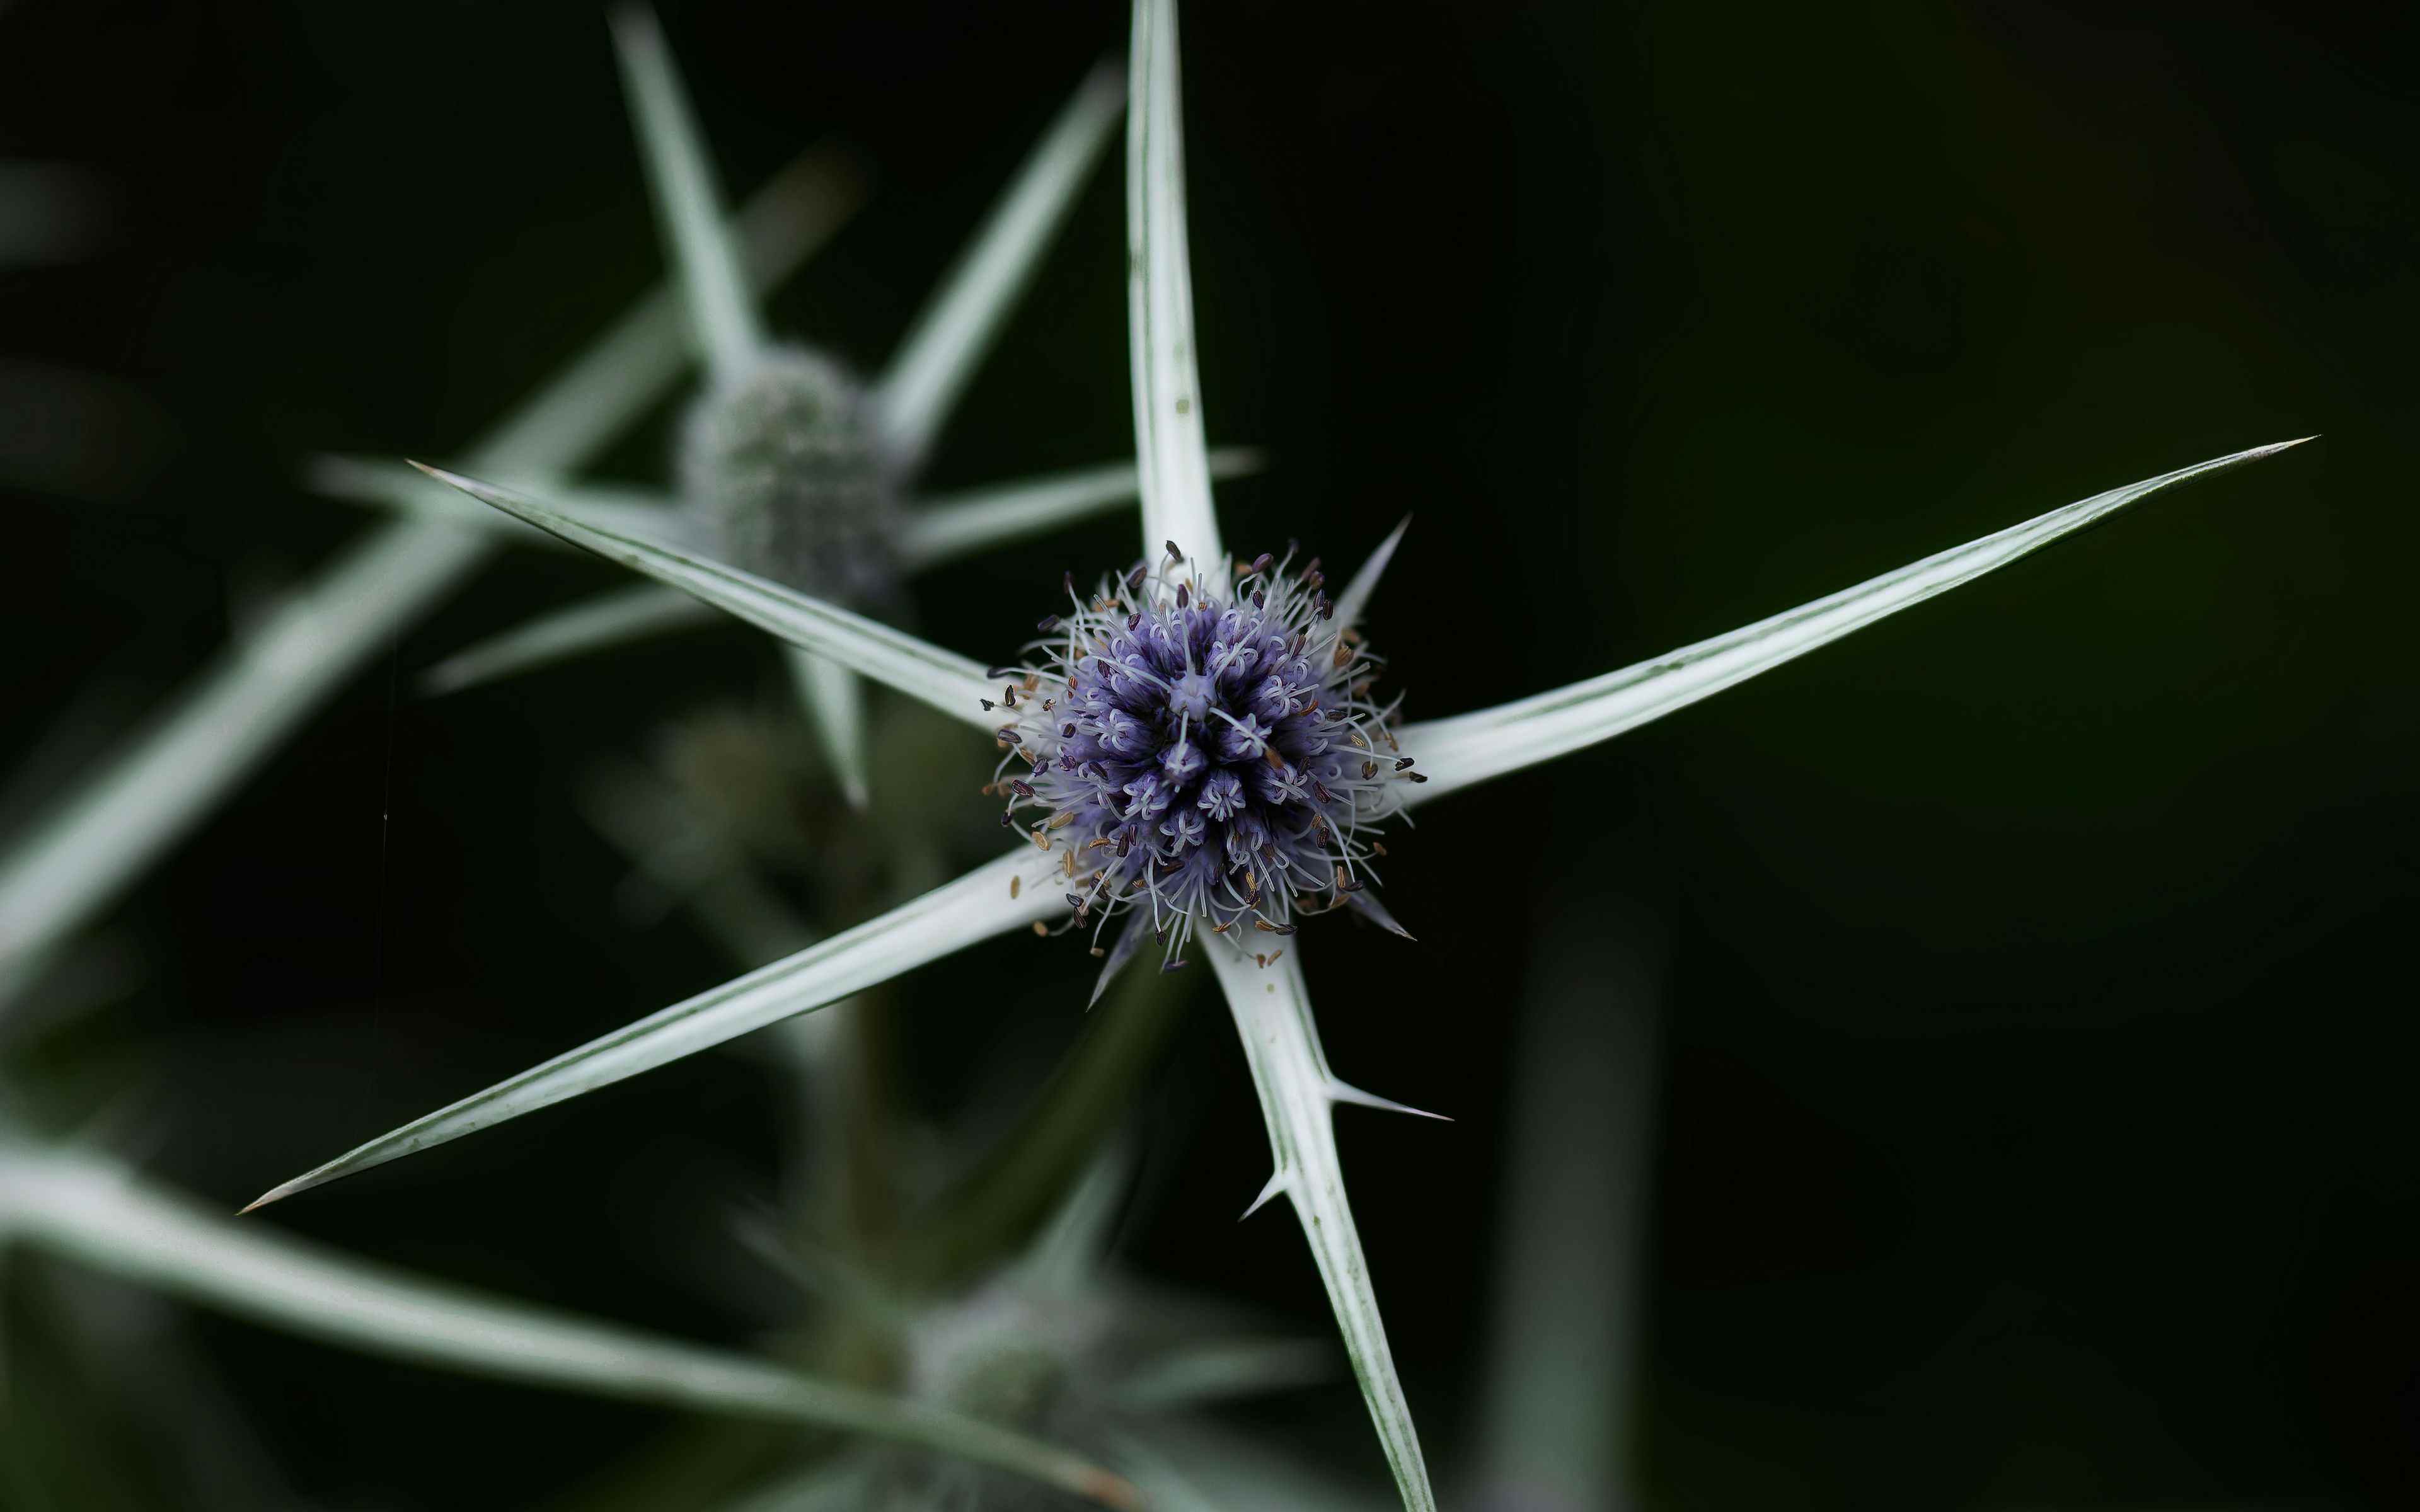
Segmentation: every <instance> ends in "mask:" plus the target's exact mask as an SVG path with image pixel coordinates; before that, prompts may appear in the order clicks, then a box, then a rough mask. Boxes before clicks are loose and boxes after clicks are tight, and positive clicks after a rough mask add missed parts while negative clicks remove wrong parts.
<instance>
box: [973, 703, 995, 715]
mask: <svg viewBox="0 0 2420 1512" xmlns="http://www.w3.org/2000/svg"><path fill="white" fill-rule="evenodd" d="M975 702H978V703H980V704H982V705H983V706H984V713H985V714H989V713H990V712H991V700H989V699H977V700H975Z"/></svg>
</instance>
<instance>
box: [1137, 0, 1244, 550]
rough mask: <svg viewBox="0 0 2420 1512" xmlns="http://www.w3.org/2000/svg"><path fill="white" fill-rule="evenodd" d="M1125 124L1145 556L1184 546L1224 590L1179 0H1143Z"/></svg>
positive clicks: (1140, 4) (1140, 2)
mask: <svg viewBox="0 0 2420 1512" xmlns="http://www.w3.org/2000/svg"><path fill="white" fill-rule="evenodd" d="M1131 70H1132V71H1131V73H1130V74H1129V78H1130V80H1131V81H1132V82H1131V85H1130V86H1129V87H1130V92H1131V94H1132V96H1133V100H1132V106H1131V108H1130V109H1129V110H1128V112H1127V115H1126V321H1127V342H1128V347H1129V351H1130V357H1131V366H1132V369H1133V376H1134V412H1135V463H1136V465H1137V467H1139V468H1140V470H1141V472H1142V536H1143V551H1144V554H1145V555H1154V556H1156V555H1157V554H1158V553H1159V552H1160V551H1162V550H1163V549H1164V548H1165V546H1166V544H1167V543H1171V542H1172V543H1174V545H1175V546H1176V547H1177V548H1178V549H1180V550H1181V551H1183V552H1184V554H1185V556H1186V558H1187V560H1188V561H1189V562H1190V563H1192V565H1193V567H1194V570H1195V572H1196V574H1197V575H1199V576H1200V577H1201V578H1202V579H1203V581H1204V582H1205V585H1207V586H1209V587H1211V588H1212V589H1213V590H1214V591H1215V590H1216V589H1217V588H1218V586H1220V585H1223V584H1224V583H1225V582H1226V580H1227V575H1228V566H1227V550H1226V547H1225V545H1224V543H1223V542H1222V541H1221V540H1220V538H1219V533H1218V510H1217V507H1216V506H1215V505H1214V504H1213V502H1212V501H1211V497H1210V466H1209V459H1208V448H1207V446H1206V445H1205V444H1204V442H1203V440H1202V435H1203V431H1202V381H1201V378H1200V376H1199V372H1198V369H1197V365H1196V363H1195V362H1194V346H1193V272H1192V268H1191V263H1190V253H1189V252H1188V251H1187V241H1186V227H1185V130H1184V109H1183V104H1182V101H1181V100H1180V98H1179V92H1178V87H1177V74H1178V69H1177V57H1176V6H1175V3H1174V0H1135V8H1134V42H1133V56H1132V59H1131Z"/></svg>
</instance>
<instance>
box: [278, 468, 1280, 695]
mask: <svg viewBox="0 0 2420 1512" xmlns="http://www.w3.org/2000/svg"><path fill="white" fill-rule="evenodd" d="M384 466H385V464H380V463H373V462H369V461H367V460H363V459H355V458H350V457H329V458H323V459H321V463H320V465H319V466H318V467H315V469H314V471H313V472H312V474H311V476H312V480H313V482H314V484H315V486H320V487H321V488H322V489H323V491H325V492H329V493H332V494H336V495H339V496H342V497H348V498H353V497H358V498H361V499H362V500H363V501H365V502H373V503H394V502H396V501H399V500H401V499H402V498H403V497H404V495H402V494H399V493H397V492H396V491H395V490H394V489H393V487H392V484H391V482H390V480H388V479H387V478H386V477H385V476H384V473H383V471H382V469H383V467H384ZM393 466H395V467H396V468H401V467H403V464H402V463H400V462H396V463H395V464H393ZM1260 466H1261V455H1260V454H1259V453H1258V452H1254V451H1249V450H1247V449H1244V448H1240V447H1230V448H1225V449H1222V450H1219V451H1216V452H1213V453H1211V454H1210V471H1211V474H1212V475H1213V476H1214V477H1222V478H1225V477H1243V476H1246V475H1248V474H1249V473H1251V472H1253V471H1258V470H1259V468H1260ZM409 476H410V477H411V481H412V483H414V484H416V485H417V487H416V488H414V489H412V490H411V493H410V498H411V502H412V503H413V504H414V505H415V506H416V505H419V504H421V503H422V502H423V501H424V499H425V498H434V499H442V500H444V501H447V502H446V503H444V504H443V505H442V508H443V509H444V510H446V511H448V512H450V513H453V514H458V515H460V516H461V517H463V518H465V519H466V520H474V521H488V522H493V527H492V528H501V529H505V530H509V531H512V532H515V533H516V534H520V535H525V536H527V537H528V538H530V539H531V540H534V541H545V542H547V543H549V544H550V545H554V546H560V547H563V548H565V549H566V550H568V549H572V548H571V546H570V543H568V542H566V541H564V540H562V539H561V538H560V537H558V536H553V535H550V534H548V533H546V532H543V531H538V530H534V529H532V528H531V527H529V526H527V525H524V524H522V523H521V522H520V521H519V520H517V519H515V518H514V517H511V516H509V515H504V514H499V513H498V512H497V511H495V510H493V509H490V508H486V507H483V506H482V505H480V504H479V503H478V502H477V501H475V500H473V499H469V498H466V497H465V496H464V495H462V494H461V493H460V492H458V491H457V490H455V489H453V488H449V487H446V486H443V485H442V484H439V483H437V482H436V481H435V480H433V479H429V478H425V477H422V476H421V475H419V474H418V473H411V474H409ZM558 493H559V494H560V496H561V497H562V498H564V499H565V500H566V501H569V502H570V503H571V504H572V506H573V508H572V509H571V510H570V511H569V513H573V514H576V515H578V516H579V517H581V518H582V519H585V520H587V521H589V522H590V523H592V524H597V525H602V526H604V527H605V528H606V529H608V530H613V531H618V532H622V533H624V534H635V535H639V536H643V537H649V538H653V539H657V540H662V541H679V540H682V539H685V536H684V535H683V533H682V527H683V525H684V524H685V522H682V521H678V520H676V519H675V517H672V516H670V515H669V514H662V515H653V516H650V515H645V514H643V513H641V511H643V510H646V509H648V508H651V507H655V506H654V505H651V504H650V503H649V502H647V501H646V500H647V499H648V498H649V497H650V496H648V495H646V494H645V493H644V491H643V490H639V489H611V490H598V489H596V488H594V487H592V486H586V485H581V486H573V487H569V488H566V489H561V490H551V491H550V493H549V497H550V498H553V497H556V496H557V494H558ZM1134 496H1135V473H1134V469H1132V468H1130V467H1119V466H1109V467H1099V468H1085V469H1081V470H1079V471H1072V472H1062V473H1055V474H1052V475H1051V476H1048V477H1042V478H1029V479H1026V480H1024V481H1022V482H1018V483H1006V484H998V485H995V486H990V487H985V488H970V489H968V490H967V491H965V492H963V493H956V494H948V495H943V496H939V497H937V498H934V499H931V500H928V501H926V502H925V503H924V504H923V506H922V507H920V508H919V509H917V510H916V511H914V512H913V513H912V514H910V515H909V516H908V517H907V525H906V528H905V529H904V530H903V531H902V532H901V540H900V548H901V554H902V556H903V557H904V559H905V560H906V563H907V565H908V566H910V567H930V566H939V565H940V564H941V563H947V562H954V561H956V560H958V559H959V558H961V557H967V556H972V555H975V554H976V553H978V552H981V551H984V550H987V549H989V548H992V547H994V546H998V545H1001V543H1003V542H1007V541H1012V540H1017V539H1021V538H1023V537H1025V536H1028V535H1036V534H1040V533H1041V532H1044V531H1047V530H1048V529H1050V528H1051V527H1053V526H1055V525H1063V524H1067V523H1070V522H1072V521H1075V520H1078V519H1085V518H1089V517H1093V516H1095V515H1100V514H1104V513H1106V512H1108V511H1109V509H1111V508H1112V507H1114V506H1116V505H1118V504H1122V503H1125V502H1126V501H1129V500H1131V499H1133V498H1134ZM434 507H435V506H432V511H433V508H434ZM613 508H619V509H621V510H622V511H624V512H623V513H621V514H620V515H618V516H615V515H612V514H608V513H607V511H608V510H609V509H613ZM650 525H657V526H658V528H656V529H652V530H651V529H649V526H650ZM665 527H669V528H665ZM720 620H721V615H719V614H718V613H717V612H716V611H715V610H714V609H712V608H710V607H708V606H707V605H706V604H704V603H702V602H701V601H699V600H697V599H694V598H691V597H690V596H689V595H688V594H684V593H682V592H680V591H679V590H678V589H675V588H662V587H658V586H656V585H654V584H648V585H646V586H644V587H639V588H626V589H620V590H617V591H615V592H613V593H611V594H599V595H598V596H597V597H596V598H593V599H587V600H584V601H582V602H581V603H577V604H573V605H571V606H569V607H567V608H565V609H556V610H554V611H552V612H551V613H547V614H540V615H538V616H536V617H535V618H533V619H530V620H527V621H525V622H523V623H522V624H520V625H515V626H514V627H513V628H511V629H509V630H505V631H504V632H502V633H500V634H498V635H495V636H492V637H490V638H489V639H488V640H481V641H477V642H475V643H473V644H472V645H470V646H468V647H465V648H464V649H463V650H461V651H458V652H456V653H455V654H454V655H453V656H448V657H447V658H446V659H445V660H443V661H442V662H440V663H438V664H437V665H436V666H434V667H432V668H430V669H429V670H428V671H426V672H424V673H422V674H421V687H422V689H423V690H424V691H426V692H430V693H451V692H457V691H458V690H460V689H462V688H466V687H475V686H477V685H479V684H481V683H493V682H499V681H501V680H503V679H504V678H507V677H517V676H519V675H520V674H521V673H523V672H528V671H537V670H538V669H539V668H542V667H549V666H551V665H553V664H554V663H556V662H559V661H567V660H570V659H571V658H573V657H575V656H588V655H591V654H593V653H595V652H599V651H610V650H612V649H613V648H614V647H616V646H622V645H628V644H630V643H632V642H634V641H639V640H650V639H653V638H654V637H656V636H659V635H668V634H673V633H675V632H678V631H682V630H691V629H695V628H697V627H698V626H699V625H712V624H715V623H717V622H719V621H720Z"/></svg>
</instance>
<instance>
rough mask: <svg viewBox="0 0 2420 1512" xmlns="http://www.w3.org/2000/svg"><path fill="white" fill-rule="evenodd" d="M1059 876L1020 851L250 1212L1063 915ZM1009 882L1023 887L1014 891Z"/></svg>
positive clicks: (292, 1187)
mask: <svg viewBox="0 0 2420 1512" xmlns="http://www.w3.org/2000/svg"><path fill="white" fill-rule="evenodd" d="M1051 870H1052V866H1051V857H1050V856H1048V855H1047V854H1043V853H1040V852H1038V851H1036V850H1034V849H1032V848H1029V847H1026V846H1019V847H1018V848H1017V849H1016V850H1015V851H1013V852H1011V853H1010V854H1009V855H1007V856H1001V858H1000V859H999V860H997V861H993V862H991V863H990V864H989V865H986V866H982V867H978V868H976V869H975V870H974V871H972V872H968V873H967V874H966V875H965V876H962V877H960V878H958V879H957V880H956V881H955V882H951V883H946V884H944V885H943V886H941V887H936V888H934V889H933V890H932V891H931V892H928V893H926V894H924V895H923V897H921V898H918V899H916V900H915V901H914V902H912V903H904V904H902V905H900V906H899V907H897V908H894V909H892V911H891V912H889V913H887V914H885V915H883V916H882V917H881V918H876V919H874V920H871V921H870V922H867V923H863V924H860V925H859V926H857V928H855V929H852V930H849V931H847V932H845V933H841V934H836V935H834V936H833V937H832V938H830V939H829V940H825V941H823V942H822V943H820V944H818V945H815V946H814V947H812V948H810V949H804V950H801V951H799V953H798V954H796V955H794V956H791V957H789V958H787V959H786V960H782V961H776V962H774V963H773V964H771V965H768V966H765V967H762V968H760V969H758V970H755V971H752V972H750V973H749V974H748V975H747V976H744V977H741V978H738V979H737V980H733V981H727V982H724V983H723V984H722V985H721V986H720V987H717V988H714V989H713V990H711V991H709V992H704V993H700V994H698V995H696V996H695V997H691V998H689V999H687V1000H686V1001H684V1002H679V1003H675V1004H674V1005H673V1006H672V1007H670V1008H667V1009H663V1010H660V1011H657V1012H654V1013H651V1014H649V1015H648V1016H647V1017H645V1018H643V1019H641V1020H639V1021H638V1022H636V1023H634V1024H628V1025H625V1026H623V1027H621V1028H619V1029H616V1030H614V1031H613V1033H611V1034H608V1035H604V1036H602V1037H600V1038H598V1039H596V1040H592V1041H589V1042H588V1043H586V1044H584V1045H582V1046H580V1047H579V1048H578V1049H576V1050H569V1051H566V1052H565V1053H564V1054H562V1055H559V1056H557V1057H554V1058H553V1059H552V1060H550V1061H547V1062H545V1063H544V1064H543V1065H539V1066H535V1067H532V1068H531V1069H530V1070H528V1071H525V1072H521V1073H520V1075H518V1076H514V1077H510V1078H508V1079H506V1080H504V1081H502V1082H498V1083H497V1084H496V1085H495V1086H493V1087H490V1088H488V1089H487V1090H485V1091H482V1092H474V1093H473V1094H472V1095H471V1096H469V1097H466V1098H464V1099H462V1100H461V1101H460V1102H458V1103H453V1104H451V1105H449V1106H447V1107H443V1108H440V1109H438V1110H437V1111H436V1112H434V1113H431V1114H428V1115H427V1116H426V1117H424V1118H419V1119H413V1120H412V1121H411V1122H410V1123H408V1124H405V1125H404V1126H403V1127H402V1128H400V1129H397V1130H395V1131H394V1132H393V1133H391V1134H381V1135H380V1136H379V1137H378V1138H376V1139H373V1140H371V1141H369V1142H368V1143H367V1144H365V1145H362V1146H361V1147H359V1148H358V1149H352V1150H350V1151H348V1152H347V1153H345V1154H343V1155H340V1156H338V1157H337V1158H336V1159H334V1160H332V1161H330V1162H328V1163H327V1164H326V1165H321V1166H319V1167H318V1168H317V1169H316V1170H312V1171H309V1172H306V1173H304V1174H303V1175H302V1176H298V1177H296V1178H295V1179H294V1180H290V1181H287V1183H285V1184H284V1185H283V1186H279V1187H276V1188H274V1189H272V1190H271V1191H270V1192H268V1193H267V1194H265V1195H264V1196H261V1197H260V1198H258V1199H257V1200H256V1201H255V1202H254V1203H252V1204H251V1207H248V1208H246V1209H245V1210H244V1211H247V1212H249V1211H252V1208H258V1207H262V1206H265V1205H267V1204H269V1203H271V1202H275V1201H278V1200H279V1199H281V1198H284V1197H288V1196H293V1195H294V1194H295V1193H297V1192H307V1191H309V1190H310V1189H311V1188H312V1187H315V1186H318V1185H321V1184H323V1183H325V1182H328V1181H333V1180H336V1179H337V1178H338V1177H343V1176H350V1175H352V1174H354V1173H355V1172H357V1171H365V1170H367V1169H369V1168H370V1167H371V1166H373V1165H384V1164H385V1163H386V1162H388V1161H391V1160H394V1159H396V1157H398V1156H402V1155H410V1154H415V1153H417V1152H419V1151H421V1150H424V1149H430V1148H433V1147H434V1146H437V1145H442V1144H444V1143H446V1142H447V1141H449V1140H454V1139H459V1138H460V1137H462V1135H464V1134H473V1133H475V1132H477V1131H478V1130H481V1129H485V1128H488V1127H489V1126H491V1125H493V1124H498V1123H502V1122H504V1121H505V1120H506V1119H517V1118H519V1117H520V1116H521V1115H522V1114H524V1113H530V1112H534V1111H535V1110H536V1109H538V1108H542V1107H546V1106H548V1105H549V1104H551V1103H560V1102H562V1101H564V1100H565V1099H566V1098H572V1097H578V1096H579V1095H580V1094H582V1092H592V1091H595V1090H596V1089H597V1088H600V1087H610V1086H612V1085H613V1083H615V1082H618V1081H621V1080H622V1079H624V1078H625V1077H629V1076H636V1075H638V1074H639V1073H640V1072H644V1071H653V1070H654V1069H655V1068H656V1067H658V1066H661V1065H665V1064H667V1063H669V1062H671V1061H675V1060H678V1059H680V1058H682V1057H685V1056H691V1055H695V1054H696V1053H697V1052H698V1051H700V1050H705V1049H707V1048H709V1047H711V1046H714V1045H718V1044H721V1043H722V1042H723V1041H726V1040H732V1039H737V1037H738V1036H740V1035H743V1034H747V1033H749V1032H751V1031H752V1030H755V1029H760V1028H763V1027H764V1026H766V1025H768V1024H771V1023H774V1022H776V1021H778V1020H781V1019H785V1018H788V1017H790V1016H791V1015H792V1014H795V1013H804V1012H807V1011H810V1010H813V1009H817V1008H821V1007H823V1006H824V1005H825V1004H827V1003H830V1002H833V1001H835V1000H837V999H839V998H843V997H845V996H847V995H849V994H851V993H854V992H861V991H862V990H864V989H865V988H867V987H871V986H873V985H874V984H875V983H876V982H882V981H888V980H891V979H892V978H893V977H896V976H898V975H900V974H901V973H903V972H907V971H912V970H914V969H915V968H916V967H918V966H921V965H923V964H924V963H926V962H928V961H938V960H939V959H940V958H941V957H943V956H945V955H949V954H952V953H953V952H954V951H957V950H960V949H965V948H966V947H967V946H970V945H972V944H975V943H976V942H977V941H979V940H985V939H989V938H990V937H991V936H993V935H995V934H1004V933H1008V932H1009V931H1011V930H1014V929H1016V928H1018V927H1020V926H1022V925H1026V924H1030V923H1033V922H1035V921H1037V920H1039V919H1042V918H1047V916H1049V915H1050V914H1052V913H1055V912H1062V911H1063V910H1064V907H1065V904H1064V903H1063V902H1062V900H1061V899H1060V896H1059V894H1058V893H1057V892H1055V891H1053V890H1052V889H1051V888H1050V887H1048V886H1047V885H1046V884H1047V881H1048V878H1047V875H1046V873H1047V872H1050V871H1051ZM1012 880H1014V881H1016V882H1017V883H1019V884H1020V886H1019V887H1015V888H1012V887H1011V885H1010V884H1011V882H1012Z"/></svg>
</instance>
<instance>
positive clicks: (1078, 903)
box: [1066, 892, 1084, 908]
mask: <svg viewBox="0 0 2420 1512" xmlns="http://www.w3.org/2000/svg"><path fill="white" fill-rule="evenodd" d="M1066 896H1067V906H1068V907H1070V908H1081V907H1083V906H1084V900H1083V899H1081V898H1078V897H1077V896H1076V895H1075V894H1074V893H1072V892H1071V893H1068V894H1067V895H1066Z"/></svg>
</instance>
